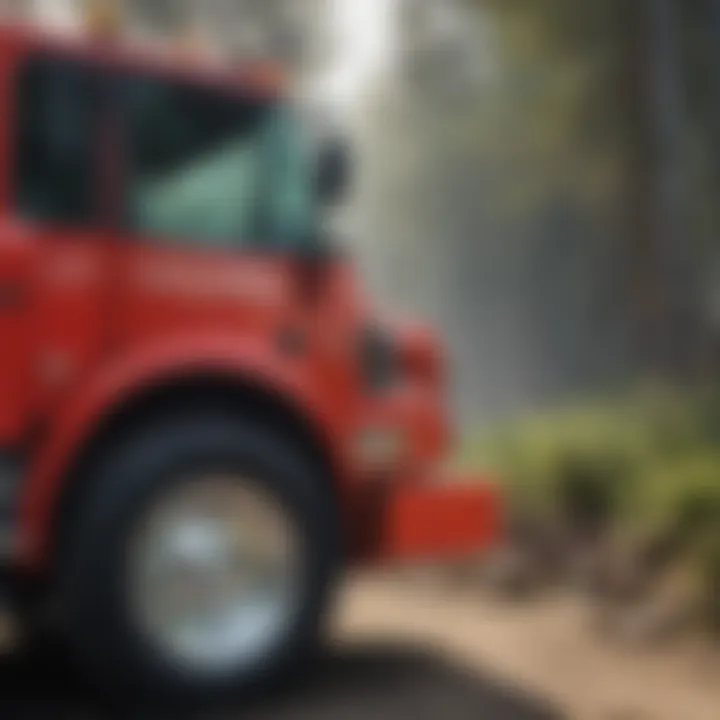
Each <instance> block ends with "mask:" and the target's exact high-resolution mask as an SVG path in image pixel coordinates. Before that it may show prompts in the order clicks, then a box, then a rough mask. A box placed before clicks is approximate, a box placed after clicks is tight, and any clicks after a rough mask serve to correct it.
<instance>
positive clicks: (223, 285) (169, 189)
mask: <svg viewBox="0 0 720 720" xmlns="http://www.w3.org/2000/svg"><path fill="white" fill-rule="evenodd" d="M120 86H121V92H120V96H121V98H122V101H121V104H122V107H123V118H124V122H123V127H124V133H123V136H124V142H125V144H126V146H125V152H124V153H123V156H124V157H125V159H126V165H125V170H126V172H125V173H124V174H123V176H124V178H125V200H126V202H125V207H124V208H123V210H124V213H123V232H122V236H121V237H119V238H118V245H119V247H121V248H122V249H121V251H120V252H119V253H118V256H117V257H118V260H117V263H116V273H117V281H116V282H117V293H118V294H117V295H116V299H117V302H116V304H115V305H114V306H113V307H114V308H115V311H116V315H115V318H114V320H113V322H112V327H113V331H114V333H115V343H117V346H118V347H119V348H123V347H127V346H134V345H137V344H142V343H144V342H148V341H149V342H156V341H161V340H162V339H163V338H167V337H169V336H173V337H178V336H180V335H184V336H185V337H186V338H189V337H195V336H199V335H203V334H206V333H215V334H222V335H224V336H225V337H232V338H238V337H243V336H244V337H245V338H251V339H252V340H253V341H260V342H263V341H265V340H267V339H268V338H273V337H274V336H275V335H276V332H277V330H278V328H279V327H280V324H281V323H282V322H283V320H285V321H286V320H287V315H288V313H289V312H291V311H292V301H291V299H290V297H291V292H292V282H291V281H292V275H291V273H290V272H289V263H288V260H287V258H283V257H282V255H281V254H280V253H268V252H263V248H262V246H259V245H258V246H257V250H259V252H256V251H254V247H255V246H254V243H257V238H258V236H259V235H260V234H261V231H260V229H259V220H258V213H259V208H258V202H257V199H258V192H259V182H260V178H261V176H262V162H261V160H260V158H261V151H260V148H261V143H262V140H261V136H262V128H263V120H264V118H265V117H266V111H267V107H266V106H267V103H264V102H263V101H262V100H260V99H257V100H256V99H253V98H243V97H237V96H236V95H235V94H231V93H230V92H225V91H223V90H222V89H218V88H215V87H211V86H209V85H208V86H206V85H204V84H202V83H189V82H186V81H185V80H178V79H173V78H165V77H159V76H151V75H148V76H144V75H143V76H137V77H134V76H133V77H126V78H123V79H122V80H121V82H120Z"/></svg>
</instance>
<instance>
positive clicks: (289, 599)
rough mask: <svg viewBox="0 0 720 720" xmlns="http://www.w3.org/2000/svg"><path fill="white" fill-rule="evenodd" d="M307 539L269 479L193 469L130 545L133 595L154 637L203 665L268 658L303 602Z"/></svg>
mask: <svg viewBox="0 0 720 720" xmlns="http://www.w3.org/2000/svg"><path fill="white" fill-rule="evenodd" d="M299 565H300V545H299V537H298V533H297V528H296V526H295V524H294V522H293V521H292V519H291V517H290V514H289V512H288V511H287V509H286V508H284V507H283V506H282V504H281V503H280V502H279V500H278V499H277V497H276V496H274V495H273V494H271V493H270V492H269V491H267V490H265V489H264V488H263V486H262V484H261V483H259V482H257V481H251V480H249V479H247V478H243V477H237V476H209V477H198V478H191V479H190V480H186V481H184V482H180V483H178V484H176V485H175V486H174V487H173V488H171V490H170V491H169V492H167V493H165V494H164V495H163V497H161V498H160V499H159V500H158V501H157V502H156V503H155V504H154V505H153V507H152V508H151V509H150V511H149V512H148V513H147V515H146V517H145V518H144V520H143V521H142V522H141V524H140V526H139V528H138V531H137V533H136V535H135V537H134V538H133V542H132V544H131V552H130V556H129V572H130V589H131V596H130V603H131V608H132V610H133V611H134V614H135V616H136V618H137V620H138V621H139V624H140V626H141V628H142V629H143V631H144V633H145V634H146V635H147V637H148V638H149V639H150V640H151V641H152V642H153V643H155V644H156V645H159V646H161V648H162V649H163V650H164V652H166V653H168V654H170V655H171V657H172V658H173V660H174V661H176V662H179V663H181V664H182V665H183V666H185V667H189V668H191V669H192V670H194V671H201V672H202V671H209V672H213V671H215V672H217V671H222V670H224V669H228V668H236V667H237V666H238V665H250V664H252V663H255V662H257V661H261V660H262V659H263V658H264V657H265V655H266V654H267V653H268V652H270V651H271V649H272V648H273V647H274V646H275V645H276V644H277V643H278V642H279V641H281V639H282V635H283V633H284V632H285V631H286V630H287V627H288V625H289V623H290V621H291V619H292V617H293V614H294V612H295V611H296V607H295V604H296V603H297V600H298V597H299V592H298V590H299V588H298V585H299V582H300V575H301V573H300V567H299Z"/></svg>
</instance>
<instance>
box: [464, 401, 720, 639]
mask: <svg viewBox="0 0 720 720" xmlns="http://www.w3.org/2000/svg"><path fill="white" fill-rule="evenodd" d="M460 462H461V463H462V464H464V465H474V466H478V465H479V466H482V467H483V468H485V469H488V468H489V469H491V470H492V471H494V472H495V473H496V474H497V476H498V477H499V478H500V479H501V481H502V482H503V484H504V486H505V488H506V491H507V494H508V497H509V500H510V504H511V507H513V506H514V507H515V508H518V509H519V511H520V512H522V513H526V514H527V513H530V514H531V515H532V516H535V517H543V518H545V519H546V520H549V521H551V522H558V521H562V522H566V523H570V524H571V525H574V526H578V527H580V528H586V529H587V528H590V529H594V530H597V529H605V530H607V531H608V532H612V533H619V534H621V535H623V536H625V537H630V538H633V537H634V538H636V539H637V540H638V542H640V541H642V540H648V539H650V538H656V537H661V536H662V537H669V538H672V542H673V543H674V547H676V548H677V549H678V551H679V552H682V553H683V557H685V558H686V560H687V561H688V562H690V563H692V565H693V567H695V568H697V569H699V571H700V573H701V579H702V583H703V586H704V587H705V589H706V597H705V598H704V602H705V604H706V607H707V608H708V616H709V617H711V618H714V623H715V624H716V626H717V628H718V629H720V392H719V391H718V390H717V389H707V388H705V389H696V390H684V391H678V390H673V389H670V388H662V387H660V388H658V387H654V388H645V389H641V390H639V391H637V392H635V393H632V394H629V395H626V396H624V397H622V398H606V399H603V400H599V401H591V402H588V403H585V404H582V405H578V406H574V407H571V408H566V409H561V410H558V411H556V412H552V413H545V414H539V415H535V416H534V417H530V418H528V419H526V420H525V421H523V422H520V423H517V424H515V425H513V426H511V427H509V428H504V429H503V428H501V429H499V430H497V431H495V432H493V433H491V434H489V435H487V434H486V435H485V436H484V437H482V439H481V440H477V439H476V440H474V441H473V440H472V439H471V441H470V442H469V443H467V444H466V445H465V447H464V448H463V452H462V454H461V457H460Z"/></svg>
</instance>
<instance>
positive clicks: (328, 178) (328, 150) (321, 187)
mask: <svg viewBox="0 0 720 720" xmlns="http://www.w3.org/2000/svg"><path fill="white" fill-rule="evenodd" d="M350 165H351V159H350V149H349V147H348V145H347V144H346V143H344V142H342V141H340V140H331V141H326V142H325V143H324V144H323V146H322V147H321V149H320V157H319V160H318V170H317V193H318V197H319V198H320V200H321V202H322V203H323V204H324V205H336V204H337V203H339V202H340V201H341V200H342V199H343V196H344V195H345V193H346V192H347V189H348V186H349V184H350Z"/></svg>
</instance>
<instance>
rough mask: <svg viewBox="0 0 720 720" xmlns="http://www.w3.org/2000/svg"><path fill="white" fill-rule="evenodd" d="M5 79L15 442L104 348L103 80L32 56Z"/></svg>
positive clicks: (10, 429) (1, 397)
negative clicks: (101, 220)
mask: <svg viewBox="0 0 720 720" xmlns="http://www.w3.org/2000/svg"><path fill="white" fill-rule="evenodd" d="M9 74H10V78H11V81H10V82H7V83H4V86H5V87H7V88H8V91H7V92H8V93H9V95H10V98H9V101H8V102H7V103H6V107H8V108H10V109H11V114H12V117H10V118H9V119H8V120H9V122H8V123H7V125H6V127H7V133H8V136H7V138H6V142H7V143H8V145H9V147H10V148H12V152H11V153H10V157H11V158H12V159H11V161H10V163H9V176H10V177H9V180H10V182H9V183H8V186H9V187H10V192H9V193H8V197H7V198H6V203H5V207H4V208H3V211H2V216H1V217H0V445H3V444H4V445H8V444H14V443H17V442H18V441H19V440H20V439H21V437H22V435H23V433H24V432H26V430H27V427H28V425H29V423H30V422H31V420H32V417H33V414H34V413H40V412H47V410H48V408H49V405H54V404H55V403H57V402H59V401H60V400H61V399H62V398H64V397H66V396H67V393H69V392H70V391H71V390H72V388H73V387H74V386H75V385H76V384H77V383H78V382H79V381H80V380H81V379H82V378H83V377H84V376H85V375H86V374H87V373H88V372H89V371H90V370H91V367H92V365H93V364H94V363H96V362H97V361H98V360H99V358H100V354H101V351H102V341H103V317H104V312H105V307H106V306H105V302H104V300H103V297H104V292H105V291H104V289H103V288H104V283H103V279H104V277H105V269H106V267H107V258H106V253H107V249H106V247H107V246H106V244H105V243H104V242H103V233H102V229H101V227H100V224H99V214H98V212H97V210H98V208H99V207H100V203H99V194H100V193H99V188H100V187H101V183H99V182H98V172H99V168H100V166H101V163H100V162H99V152H100V151H101V150H102V145H101V143H100V142H99V137H100V136H99V131H100V127H101V120H100V118H101V107H102V103H101V101H100V95H99V93H98V92H97V88H98V87H99V84H98V82H97V77H96V76H95V71H93V70H92V69H91V67H90V66H89V65H86V64H85V63H83V62H80V61H77V60H71V59H63V58H62V57H52V56H48V55H42V56H33V55H28V56H27V57H24V58H22V59H19V60H18V62H17V64H16V65H14V67H13V68H12V69H11V70H10V71H9Z"/></svg>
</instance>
